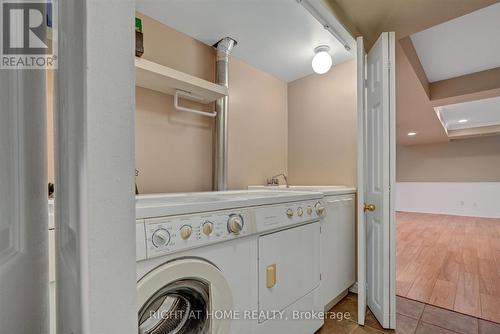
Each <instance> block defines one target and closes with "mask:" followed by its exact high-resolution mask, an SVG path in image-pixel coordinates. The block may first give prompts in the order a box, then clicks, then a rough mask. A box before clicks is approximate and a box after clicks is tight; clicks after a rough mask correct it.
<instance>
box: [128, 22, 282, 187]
mask: <svg viewBox="0 0 500 334" xmlns="http://www.w3.org/2000/svg"><path fill="white" fill-rule="evenodd" d="M138 16H140V17H141V18H143V31H144V48H145V53H144V55H143V58H146V59H149V60H152V61H155V62H157V63H160V64H163V65H166V66H169V67H172V68H175V69H177V70H180V71H184V72H187V73H189V74H191V75H195V76H198V77H201V78H203V79H205V80H210V81H213V80H214V74H215V53H214V50H213V49H212V48H211V47H209V46H207V45H205V44H203V43H201V42H199V41H196V40H195V39H193V38H191V37H189V36H187V35H184V34H182V33H179V32H177V31H175V30H173V29H171V28H169V27H166V26H165V25H163V24H161V23H159V22H157V21H155V20H153V19H150V18H148V17H145V16H143V15H140V14H138ZM229 70H230V72H229V83H230V88H229V94H230V97H229V171H228V174H229V175H228V177H229V180H228V181H229V182H228V183H229V188H231V189H238V188H245V187H246V186H247V185H251V184H256V183H258V184H260V183H263V182H265V179H266V177H269V176H270V175H272V174H273V173H276V172H278V171H286V164H287V107H286V106H287V98H286V96H287V95H286V94H287V89H286V83H284V82H283V81H281V80H278V79H276V78H274V77H272V76H270V75H268V74H266V73H264V72H261V71H259V70H257V69H255V68H253V67H251V66H249V65H247V64H245V63H243V62H241V61H239V60H238V59H235V58H231V60H230V68H229ZM210 108H213V105H210V106H208V109H210ZM213 126H214V123H213V120H212V119H210V118H205V117H200V116H197V115H190V114H187V113H182V112H179V111H176V110H174V108H173V98H172V96H169V95H165V94H161V93H158V92H154V91H151V90H147V89H143V88H136V166H137V169H139V172H140V175H139V176H138V178H137V181H138V186H139V191H140V192H141V193H150V192H179V191H205V190H211V188H212V154H213V153H212V147H213V144H212V143H213Z"/></svg>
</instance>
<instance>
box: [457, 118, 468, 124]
mask: <svg viewBox="0 0 500 334" xmlns="http://www.w3.org/2000/svg"><path fill="white" fill-rule="evenodd" d="M468 121H469V120H468V119H459V120H458V123H467V122H468Z"/></svg>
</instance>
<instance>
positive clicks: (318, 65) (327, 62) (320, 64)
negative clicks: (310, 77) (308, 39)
mask: <svg viewBox="0 0 500 334" xmlns="http://www.w3.org/2000/svg"><path fill="white" fill-rule="evenodd" d="M328 51H330V48H329V47H328V46H326V45H322V46H318V47H317V48H315V49H314V52H315V53H316V54H315V55H314V57H313V59H312V68H313V71H314V72H316V73H318V74H324V73H326V72H328V71H329V70H330V68H331V67H332V57H331V56H330V54H329V53H328Z"/></svg>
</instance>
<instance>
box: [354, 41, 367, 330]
mask: <svg viewBox="0 0 500 334" xmlns="http://www.w3.org/2000/svg"><path fill="white" fill-rule="evenodd" d="M356 43H357V64H356V66H357V76H358V80H357V100H358V101H357V104H358V108H357V109H358V110H357V113H358V152H357V155H358V168H357V178H358V182H357V183H358V185H357V188H358V190H357V198H358V203H357V229H358V233H357V234H358V235H357V241H358V245H357V252H358V256H357V257H358V324H360V325H364V324H365V313H366V231H365V219H364V217H365V214H364V210H363V204H364V202H365V184H364V183H365V173H364V165H365V160H364V156H365V155H364V142H365V103H366V93H365V87H366V53H365V48H364V43H363V37H358V38H357V39H356ZM359 59H363V61H359ZM360 73H361V78H360Z"/></svg>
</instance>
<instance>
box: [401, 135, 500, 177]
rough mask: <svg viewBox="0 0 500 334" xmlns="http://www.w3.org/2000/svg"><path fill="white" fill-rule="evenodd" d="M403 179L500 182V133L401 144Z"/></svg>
mask: <svg viewBox="0 0 500 334" xmlns="http://www.w3.org/2000/svg"><path fill="white" fill-rule="evenodd" d="M396 159H397V163H396V179H397V181H399V182H480V181H481V182H484V181H496V182H498V181H500V136H497V137H484V138H476V139H465V140H457V141H453V142H448V143H435V144H425V145H412V146H398V148H397V152H396Z"/></svg>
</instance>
